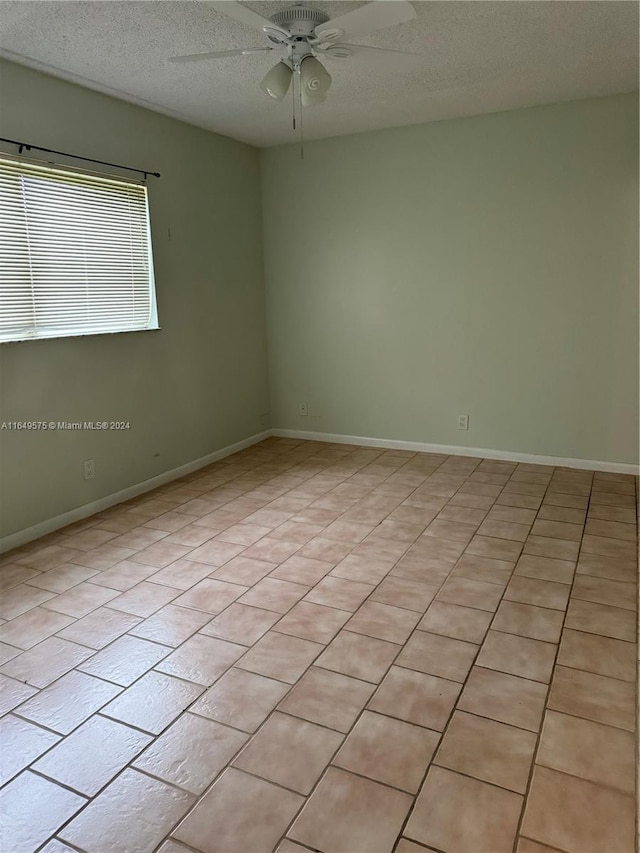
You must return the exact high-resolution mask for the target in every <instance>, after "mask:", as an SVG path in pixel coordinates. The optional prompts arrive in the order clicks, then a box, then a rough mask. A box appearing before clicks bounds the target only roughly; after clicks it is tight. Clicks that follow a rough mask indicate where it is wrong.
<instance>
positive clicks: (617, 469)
mask: <svg viewBox="0 0 640 853" xmlns="http://www.w3.org/2000/svg"><path fill="white" fill-rule="evenodd" d="M271 434H272V435H275V436H280V437H281V438H302V439H307V440H311V441H326V442H329V443H331V444H360V445H362V446H364V447H384V448H386V449H388V450H411V451H414V452H416V453H446V454H447V455H448V456H449V455H451V456H479V457H482V458H483V459H503V460H504V461H505V462H527V463H530V464H532V465H555V466H557V467H561V468H579V469H582V470H586V471H607V472H609V473H611V474H633V475H636V476H637V475H638V474H639V473H640V466H638V465H633V464H632V463H630V462H600V461H598V460H595V459H572V458H565V457H563V456H539V455H538V454H536V453H515V452H514V451H511V450H491V449H489V448H486V447H457V446H455V445H448V444H425V443H424V442H421V441H396V440H395V439H390V438H368V437H366V436H362V435H337V434H335V433H328V432H307V431H306V430H301V429H272V430H271Z"/></svg>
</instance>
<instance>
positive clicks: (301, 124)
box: [298, 75, 304, 160]
mask: <svg viewBox="0 0 640 853" xmlns="http://www.w3.org/2000/svg"><path fill="white" fill-rule="evenodd" d="M298 99H299V103H300V159H301V160H304V127H303V122H302V80H301V79H300V76H299V75H298Z"/></svg>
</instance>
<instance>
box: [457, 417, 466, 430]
mask: <svg viewBox="0 0 640 853" xmlns="http://www.w3.org/2000/svg"><path fill="white" fill-rule="evenodd" d="M458 429H469V415H458Z"/></svg>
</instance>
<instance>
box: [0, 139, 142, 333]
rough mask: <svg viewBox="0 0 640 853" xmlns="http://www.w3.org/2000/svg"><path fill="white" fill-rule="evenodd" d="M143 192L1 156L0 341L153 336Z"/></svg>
mask: <svg viewBox="0 0 640 853" xmlns="http://www.w3.org/2000/svg"><path fill="white" fill-rule="evenodd" d="M157 328H158V315H157V310H156V299H155V284H154V278H153V259H152V255H151V232H150V228H149V209H148V204H147V188H146V187H145V186H144V184H142V183H136V182H134V181H130V180H124V179H122V180H121V179H119V178H113V177H104V176H98V175H94V174H93V173H90V172H80V171H75V170H71V169H67V168H64V167H49V166H47V165H44V164H38V163H30V162H25V161H24V160H21V159H17V158H16V159H12V158H9V157H8V156H6V155H4V156H2V157H1V158H0V342H2V341H24V340H30V339H34V338H62V337H69V336H72V335H98V334H104V333H106V332H132V331H137V330H141V329H157Z"/></svg>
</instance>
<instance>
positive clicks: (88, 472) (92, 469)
mask: <svg viewBox="0 0 640 853" xmlns="http://www.w3.org/2000/svg"><path fill="white" fill-rule="evenodd" d="M82 464H83V466H84V478H85V480H93V478H94V477H95V476H96V463H95V462H94V461H93V459H85V460H84V462H83V463H82Z"/></svg>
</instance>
